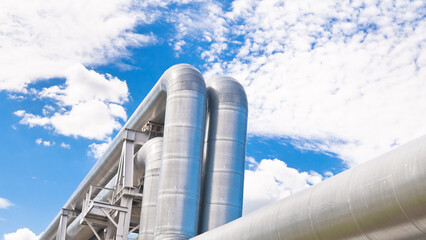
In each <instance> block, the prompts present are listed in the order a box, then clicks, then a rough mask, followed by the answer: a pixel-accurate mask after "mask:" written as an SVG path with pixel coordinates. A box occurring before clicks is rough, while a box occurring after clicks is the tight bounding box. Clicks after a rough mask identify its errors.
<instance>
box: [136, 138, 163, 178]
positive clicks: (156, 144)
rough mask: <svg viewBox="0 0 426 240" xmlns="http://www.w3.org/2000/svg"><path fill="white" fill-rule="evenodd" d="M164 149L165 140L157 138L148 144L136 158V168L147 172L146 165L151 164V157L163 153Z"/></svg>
mask: <svg viewBox="0 0 426 240" xmlns="http://www.w3.org/2000/svg"><path fill="white" fill-rule="evenodd" d="M162 147H163V138H162V137H156V138H153V139H151V140H149V141H148V142H146V143H145V144H144V145H143V146H142V147H141V149H140V150H139V151H138V153H137V154H136V156H135V168H136V169H140V170H145V168H146V165H147V164H149V163H148V161H149V159H150V157H149V156H151V155H153V154H156V153H161V151H162Z"/></svg>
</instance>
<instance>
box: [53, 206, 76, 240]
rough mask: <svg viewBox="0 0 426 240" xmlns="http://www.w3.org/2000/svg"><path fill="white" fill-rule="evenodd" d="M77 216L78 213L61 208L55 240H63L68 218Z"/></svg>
mask: <svg viewBox="0 0 426 240" xmlns="http://www.w3.org/2000/svg"><path fill="white" fill-rule="evenodd" d="M78 214H79V212H78V211H75V210H71V209H66V208H62V210H61V217H60V219H59V226H58V232H57V234H56V240H65V237H66V235H67V225H68V217H77V216H78Z"/></svg>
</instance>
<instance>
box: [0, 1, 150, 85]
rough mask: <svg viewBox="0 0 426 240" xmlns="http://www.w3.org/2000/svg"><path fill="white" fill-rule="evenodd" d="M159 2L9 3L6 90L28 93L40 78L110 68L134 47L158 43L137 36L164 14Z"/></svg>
mask: <svg viewBox="0 0 426 240" xmlns="http://www.w3.org/2000/svg"><path fill="white" fill-rule="evenodd" d="M151 5H158V4H157V3H155V2H146V3H140V2H137V1H136V2H135V1H131V0H119V1H108V0H107V1H104V0H95V1H91V2H90V4H88V3H87V2H86V1H72V0H66V1H60V2H58V1H49V2H43V3H41V2H40V1H31V2H27V1H24V0H13V1H4V2H3V3H2V8H1V10H0V42H1V43H2V47H1V48H0V66H1V69H2V71H1V72H0V90H13V91H19V92H26V86H27V85H28V84H30V83H33V82H35V81H38V80H40V79H49V78H53V77H63V76H64V72H65V70H66V69H67V68H68V67H70V66H72V65H74V64H76V63H81V64H84V65H88V64H95V65H99V64H105V63H108V62H109V61H111V60H112V59H115V58H117V57H125V56H126V55H128V51H127V48H128V47H141V46H145V45H148V44H153V43H155V42H156V38H155V36H154V35H153V34H150V33H148V34H138V33H135V32H134V27H135V26H136V25H144V24H148V23H151V22H152V21H153V20H154V19H156V17H158V14H155V11H154V10H152V9H151Z"/></svg>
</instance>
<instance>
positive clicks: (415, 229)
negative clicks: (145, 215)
mask: <svg viewBox="0 0 426 240" xmlns="http://www.w3.org/2000/svg"><path fill="white" fill-rule="evenodd" d="M425 182H426V136H424V137H422V138H419V139H417V140H415V141H412V142H410V143H407V144H405V145H403V146H400V147H398V148H396V149H394V150H392V151H390V152H388V153H386V154H384V155H382V156H379V157H378V158H375V159H373V160H370V161H369V162H366V163H364V164H362V165H360V166H358V167H355V168H352V169H350V170H347V171H345V172H343V173H341V174H338V175H336V176H334V177H332V178H329V179H327V180H325V181H324V182H322V183H319V184H317V185H315V186H313V187H311V188H309V189H307V190H303V191H300V192H298V193H296V194H294V195H292V196H290V197H287V198H285V199H283V200H280V201H278V202H276V203H273V204H271V205H268V206H266V207H264V208H261V209H259V210H257V211H255V212H253V213H251V214H248V215H247V216H244V217H242V218H240V219H237V220H235V221H233V222H231V223H228V224H226V225H223V226H221V227H218V228H216V229H214V230H212V231H209V232H206V233H204V234H201V235H199V236H197V237H195V238H193V239H203V240H205V239H221V240H226V239H264V240H267V239H285V240H295V239H313V240H314V239H315V240H340V239H350V240H355V239H356V240H361V239H362V240H378V239H381V240H383V239H386V240H392V239H395V240H396V239H426V185H425Z"/></svg>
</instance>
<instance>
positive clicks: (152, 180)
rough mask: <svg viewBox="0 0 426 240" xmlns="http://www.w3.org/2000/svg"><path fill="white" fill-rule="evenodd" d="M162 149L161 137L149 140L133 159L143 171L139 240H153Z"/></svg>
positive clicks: (136, 165)
mask: <svg viewBox="0 0 426 240" xmlns="http://www.w3.org/2000/svg"><path fill="white" fill-rule="evenodd" d="M162 147H163V138H162V137H157V138H154V139H151V140H149V141H148V142H147V143H146V144H145V145H143V147H142V148H141V149H140V150H139V152H138V153H137V155H136V159H135V167H136V168H144V169H145V175H144V185H143V198H142V209H141V217H140V225H139V239H140V240H142V239H143V240H152V239H154V230H155V219H156V211H157V196H158V183H159V179H160V168H161V152H162Z"/></svg>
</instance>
